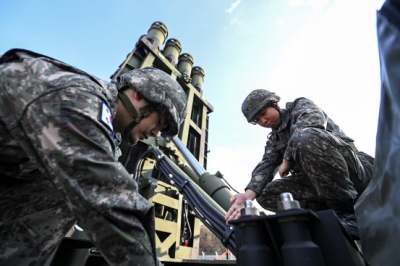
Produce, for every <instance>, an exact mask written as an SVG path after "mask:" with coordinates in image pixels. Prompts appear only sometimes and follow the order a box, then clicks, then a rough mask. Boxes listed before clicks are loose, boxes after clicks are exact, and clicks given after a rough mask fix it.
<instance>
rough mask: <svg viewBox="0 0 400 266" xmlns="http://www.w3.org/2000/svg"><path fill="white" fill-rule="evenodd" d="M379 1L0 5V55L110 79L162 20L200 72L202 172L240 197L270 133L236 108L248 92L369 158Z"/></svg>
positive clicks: (376, 90) (83, 0) (376, 96)
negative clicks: (52, 61)
mask: <svg viewBox="0 0 400 266" xmlns="http://www.w3.org/2000/svg"><path fill="white" fill-rule="evenodd" d="M382 2H383V1H382V0H268V1H261V0H260V1H258V0H252V1H250V0H233V1H225V0H219V1H211V0H210V1H194V0H193V1H192V0H190V1H189V0H186V1H185V0H175V1H173V0H170V1H167V0H165V1H155V0H146V1H136V0H132V1H128V0H125V1H111V0H109V1H104V0H97V1H88V0H80V1H75V0H71V1H54V0H53V1H50V0H48V1H44V0H36V1H28V0H26V1H22V0H14V1H2V3H1V4H0V25H2V30H1V35H0V36H1V37H0V54H3V53H4V52H6V51H7V50H9V49H11V48H24V49H30V50H33V51H35V52H38V53H42V54H46V55H48V56H51V57H54V58H57V59H59V60H62V61H64V62H66V63H69V64H71V65H73V66H76V67H78V68H81V69H82V70H84V71H86V72H88V73H91V74H93V75H95V76H97V77H100V78H103V79H105V80H107V81H109V77H110V75H111V74H113V73H114V72H115V70H116V69H117V68H118V66H119V65H120V64H121V63H122V61H123V60H124V59H125V57H126V55H127V54H128V53H129V52H130V51H132V49H133V48H134V46H135V43H136V41H137V40H138V39H139V37H140V36H141V35H142V34H146V33H147V31H148V29H149V28H150V26H151V24H152V23H153V22H154V21H162V22H163V23H164V24H166V26H167V27H168V30H169V35H168V38H176V39H178V40H179V41H180V42H181V43H182V48H183V49H182V53H190V54H191V55H192V56H193V57H194V65H197V66H201V67H202V68H203V69H204V71H205V79H204V84H203V96H204V97H205V98H206V99H207V100H208V101H209V102H210V103H211V104H212V105H213V106H214V112H213V113H211V114H210V128H209V130H210V134H209V148H210V150H211V152H210V154H209V167H208V170H209V171H210V172H211V173H215V172H216V171H218V170H219V171H221V172H222V173H224V174H225V177H226V178H227V180H228V181H229V182H230V183H232V184H233V185H234V187H235V188H236V189H237V190H243V188H244V186H245V185H246V184H247V182H248V181H249V179H250V174H251V171H252V169H253V168H254V166H255V165H256V164H257V162H258V161H259V159H261V157H262V153H263V149H264V145H265V141H266V136H267V134H268V132H269V130H267V129H263V128H260V127H257V126H253V125H250V124H247V123H246V120H245V119H244V117H243V115H242V113H241V111H240V106H241V103H242V101H243V99H244V98H245V97H246V95H247V94H248V93H250V92H251V91H252V90H254V89H259V88H264V89H268V90H271V91H274V92H276V93H277V94H278V95H280V96H281V98H282V99H281V102H280V105H281V106H284V105H285V103H286V102H289V101H293V100H294V99H295V98H296V97H301V96H304V97H308V98H310V99H312V100H314V101H315V102H316V103H317V104H318V105H319V106H320V107H321V108H323V109H324V110H325V111H326V112H327V113H328V115H329V116H330V117H331V118H332V119H333V120H334V121H335V122H336V123H337V124H339V126H340V127H341V128H342V129H343V130H344V131H345V132H346V134H348V135H349V136H350V137H352V138H354V139H355V140H356V145H357V147H358V148H359V149H360V150H363V151H365V152H368V153H370V154H372V155H374V153H375V136H376V129H377V128H376V126H377V119H378V110H379V101H380V77H379V57H378V48H377V41H376V10H377V9H379V8H380V6H381V5H382Z"/></svg>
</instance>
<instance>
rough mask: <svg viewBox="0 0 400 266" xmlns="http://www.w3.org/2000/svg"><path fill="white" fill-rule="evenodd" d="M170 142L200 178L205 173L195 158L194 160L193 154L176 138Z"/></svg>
mask: <svg viewBox="0 0 400 266" xmlns="http://www.w3.org/2000/svg"><path fill="white" fill-rule="evenodd" d="M172 141H173V142H174V144H175V145H176V147H177V148H178V149H179V151H180V152H181V154H182V155H183V157H184V158H185V160H186V161H187V163H188V164H189V165H190V167H192V169H193V170H194V171H195V172H196V174H197V175H198V176H201V175H202V174H204V173H205V172H206V170H204V168H203V166H202V165H201V164H200V163H199V162H198V161H197V160H196V158H194V156H193V154H192V153H191V152H190V151H189V150H188V149H187V148H186V146H185V145H183V143H182V141H181V140H180V139H179V138H178V137H177V136H175V137H173V138H172Z"/></svg>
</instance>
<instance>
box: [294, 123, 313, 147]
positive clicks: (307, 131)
mask: <svg viewBox="0 0 400 266" xmlns="http://www.w3.org/2000/svg"><path fill="white" fill-rule="evenodd" d="M316 135H318V132H317V131H315V130H314V129H313V128H302V129H300V130H298V131H297V132H296V133H294V134H293V135H292V137H291V140H290V141H291V144H292V145H293V146H294V147H297V148H303V147H304V148H306V147H307V146H308V144H312V143H313V142H314V141H315V139H316V138H317V136H316Z"/></svg>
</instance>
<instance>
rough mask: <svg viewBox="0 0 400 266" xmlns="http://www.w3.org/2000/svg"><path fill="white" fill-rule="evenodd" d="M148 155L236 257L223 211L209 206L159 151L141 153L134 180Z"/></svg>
mask: <svg viewBox="0 0 400 266" xmlns="http://www.w3.org/2000/svg"><path fill="white" fill-rule="evenodd" d="M150 154H152V155H154V157H155V160H156V163H157V164H156V165H157V166H158V169H159V170H160V171H161V173H162V174H163V175H164V176H165V177H167V178H168V179H169V180H170V183H171V184H172V185H174V186H175V187H176V188H177V189H178V190H179V192H180V193H181V194H182V195H183V196H184V197H185V199H186V201H187V202H188V204H189V206H190V208H191V209H192V210H193V212H194V213H195V214H196V216H197V217H198V218H199V219H200V220H201V221H202V222H203V224H204V225H205V226H206V227H207V228H208V229H209V230H210V231H211V232H212V233H213V234H214V235H215V236H217V237H218V238H219V239H220V240H221V242H222V244H224V246H225V247H227V248H228V249H229V250H230V251H231V252H232V253H233V254H234V255H236V245H235V237H234V232H233V230H232V227H231V226H227V225H226V224H225V218H224V214H223V213H222V212H221V211H223V210H222V208H221V209H220V210H218V209H216V208H215V207H214V206H213V205H212V204H210V203H209V202H210V200H212V199H211V197H209V196H208V195H207V194H206V193H205V192H204V191H202V189H201V188H200V187H198V186H197V185H196V184H195V183H194V182H193V181H192V180H190V179H189V178H188V177H187V176H186V174H185V173H184V172H183V171H182V170H181V169H180V168H179V167H178V166H177V165H176V164H174V163H173V162H172V161H171V160H170V159H169V158H168V157H167V156H165V155H164V154H163V153H162V152H161V151H160V150H158V149H156V148H152V149H149V150H147V151H146V152H144V153H143V155H142V156H141V158H140V160H139V162H138V166H137V168H136V172H135V179H136V180H137V179H138V178H139V174H140V169H141V168H142V165H143V161H144V159H145V158H146V157H147V156H148V155H150Z"/></svg>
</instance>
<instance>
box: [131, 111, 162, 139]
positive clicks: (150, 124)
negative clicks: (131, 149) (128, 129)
mask: <svg viewBox="0 0 400 266" xmlns="http://www.w3.org/2000/svg"><path fill="white" fill-rule="evenodd" d="M166 127H167V122H166V119H165V117H164V115H161V114H160V113H159V112H157V111H153V112H151V114H150V115H149V116H147V117H145V118H143V119H142V120H140V122H139V124H137V125H136V126H135V127H134V128H133V129H132V136H133V139H134V140H135V143H136V142H137V141H139V140H144V139H147V138H149V137H155V136H157V134H158V132H160V131H161V130H162V129H165V128H166Z"/></svg>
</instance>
